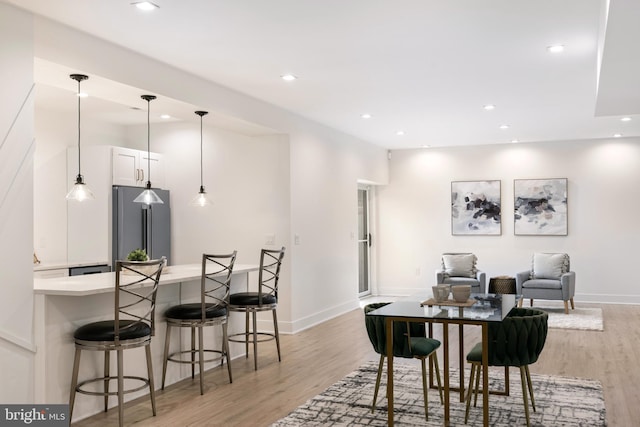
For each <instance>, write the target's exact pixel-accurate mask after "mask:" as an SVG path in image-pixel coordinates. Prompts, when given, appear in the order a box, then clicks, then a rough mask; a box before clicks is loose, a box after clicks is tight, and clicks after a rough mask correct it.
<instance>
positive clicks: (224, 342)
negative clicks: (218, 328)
mask: <svg viewBox="0 0 640 427" xmlns="http://www.w3.org/2000/svg"><path fill="white" fill-rule="evenodd" d="M222 348H223V351H224V354H225V355H226V357H227V370H228V371H229V383H232V382H233V378H232V376H231V358H230V355H229V335H228V333H227V322H224V323H223V324H222ZM222 361H223V362H222V363H224V358H223V359H222Z"/></svg>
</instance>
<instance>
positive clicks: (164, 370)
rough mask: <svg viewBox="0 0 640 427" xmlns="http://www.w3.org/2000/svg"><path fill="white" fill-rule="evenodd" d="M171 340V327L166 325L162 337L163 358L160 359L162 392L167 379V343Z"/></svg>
mask: <svg viewBox="0 0 640 427" xmlns="http://www.w3.org/2000/svg"><path fill="white" fill-rule="evenodd" d="M170 340H171V326H170V325H169V323H167V332H166V333H165V336H164V357H163V358H162V390H164V384H165V379H166V378H167V362H169V341H170Z"/></svg>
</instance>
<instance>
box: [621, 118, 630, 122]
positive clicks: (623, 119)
mask: <svg viewBox="0 0 640 427" xmlns="http://www.w3.org/2000/svg"><path fill="white" fill-rule="evenodd" d="M620 121H621V122H630V121H631V117H623V118H621V119H620Z"/></svg>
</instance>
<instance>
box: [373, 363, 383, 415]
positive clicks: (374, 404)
mask: <svg viewBox="0 0 640 427" xmlns="http://www.w3.org/2000/svg"><path fill="white" fill-rule="evenodd" d="M383 365H384V356H383V355H380V363H378V376H377V377H376V388H375V390H374V391H373V403H372V404H371V413H373V412H374V411H375V410H376V401H377V400H378V390H379V389H380V378H381V377H382V366H383Z"/></svg>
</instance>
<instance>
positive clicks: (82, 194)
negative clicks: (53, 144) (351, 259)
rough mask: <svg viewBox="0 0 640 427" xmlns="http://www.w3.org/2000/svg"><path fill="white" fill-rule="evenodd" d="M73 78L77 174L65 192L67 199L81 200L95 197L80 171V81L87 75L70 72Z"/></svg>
mask: <svg viewBox="0 0 640 427" xmlns="http://www.w3.org/2000/svg"><path fill="white" fill-rule="evenodd" d="M69 77H71V78H72V79H73V80H75V81H77V82H78V94H77V96H78V175H77V176H76V182H75V183H74V184H73V188H71V190H70V191H69V192H68V193H67V197H66V198H67V200H75V201H78V202H82V201H83V200H94V199H95V197H94V195H93V193H92V192H91V190H90V189H89V187H88V186H87V184H85V183H84V177H83V176H82V173H80V82H81V81H83V80H87V79H88V78H89V77H88V76H85V75H84V74H71V75H70V76H69Z"/></svg>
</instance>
